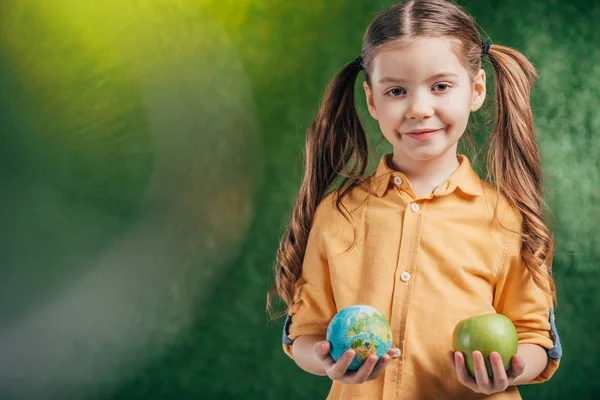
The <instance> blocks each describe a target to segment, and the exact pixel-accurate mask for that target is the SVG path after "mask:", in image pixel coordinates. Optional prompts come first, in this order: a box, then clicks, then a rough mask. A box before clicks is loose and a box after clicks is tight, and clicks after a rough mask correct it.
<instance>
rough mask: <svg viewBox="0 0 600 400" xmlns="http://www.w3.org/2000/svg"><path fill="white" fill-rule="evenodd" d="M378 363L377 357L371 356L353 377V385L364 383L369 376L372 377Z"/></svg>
mask: <svg viewBox="0 0 600 400" xmlns="http://www.w3.org/2000/svg"><path fill="white" fill-rule="evenodd" d="M376 363H377V356H375V355H373V356H369V357H368V358H367V359H366V360H365V362H364V363H363V365H361V366H360V368H359V369H358V371H356V374H355V375H354V376H353V377H352V383H363V382H364V381H366V380H367V379H368V378H369V375H371V372H373V368H374V367H375V364H376Z"/></svg>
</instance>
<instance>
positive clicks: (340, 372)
mask: <svg viewBox="0 0 600 400" xmlns="http://www.w3.org/2000/svg"><path fill="white" fill-rule="evenodd" d="M354 355H355V353H354V351H353V350H348V351H346V352H345V353H344V354H342V356H341V357H340V359H339V360H338V361H337V362H336V363H335V364H334V365H333V366H332V367H331V369H330V370H329V373H328V375H329V377H330V378H331V379H338V380H339V379H342V378H343V377H344V375H345V374H346V370H348V367H349V366H350V364H352V360H353V359H354Z"/></svg>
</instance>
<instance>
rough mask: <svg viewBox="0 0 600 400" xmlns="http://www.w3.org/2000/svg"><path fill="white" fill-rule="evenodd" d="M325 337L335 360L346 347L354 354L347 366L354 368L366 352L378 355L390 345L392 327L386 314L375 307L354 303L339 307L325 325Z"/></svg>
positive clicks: (361, 360) (363, 358) (368, 354)
mask: <svg viewBox="0 0 600 400" xmlns="http://www.w3.org/2000/svg"><path fill="white" fill-rule="evenodd" d="M326 339H327V341H329V342H330V343H331V350H330V351H329V353H330V354H331V357H332V358H333V359H334V360H335V361H337V360H339V359H340V357H341V356H342V355H343V354H344V353H345V352H346V351H348V350H354V352H355V356H354V359H353V360H352V363H351V364H350V366H349V367H348V370H349V371H356V370H357V369H358V368H360V366H361V365H362V364H363V363H364V362H365V360H366V359H367V358H369V356H371V355H373V354H375V355H377V357H378V358H381V356H383V355H384V354H385V353H387V352H388V351H389V350H390V348H391V347H392V330H391V328H390V323H389V322H388V320H387V318H385V316H384V315H383V314H382V313H380V312H379V311H378V310H377V309H375V308H373V307H371V306H368V305H364V304H358V305H353V306H349V307H346V308H343V309H342V310H340V311H339V312H338V313H337V314H336V315H335V316H334V317H333V319H332V320H331V322H330V323H329V326H328V327H327V336H326Z"/></svg>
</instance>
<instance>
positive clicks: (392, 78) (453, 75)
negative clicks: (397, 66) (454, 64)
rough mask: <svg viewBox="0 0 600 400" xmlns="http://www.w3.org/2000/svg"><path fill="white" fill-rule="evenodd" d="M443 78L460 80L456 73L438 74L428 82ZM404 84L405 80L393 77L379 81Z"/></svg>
mask: <svg viewBox="0 0 600 400" xmlns="http://www.w3.org/2000/svg"><path fill="white" fill-rule="evenodd" d="M443 77H449V78H450V77H452V78H458V75H456V74H455V73H454V72H440V73H438V74H435V75H432V76H430V77H429V79H428V80H430V81H431V80H434V79H438V78H443ZM402 82H404V79H401V78H394V77H391V76H386V77H385V78H381V79H380V80H379V83H402Z"/></svg>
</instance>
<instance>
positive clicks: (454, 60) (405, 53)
mask: <svg viewBox="0 0 600 400" xmlns="http://www.w3.org/2000/svg"><path fill="white" fill-rule="evenodd" d="M456 43H457V42H456V41H453V40H452V39H448V38H418V39H412V40H410V41H394V42H390V43H387V44H386V45H384V46H382V47H381V48H380V49H378V51H377V54H376V55H375V58H374V59H373V62H372V64H371V65H372V71H371V76H372V77H373V83H375V84H377V83H378V82H379V80H380V79H382V78H389V77H393V78H399V79H403V80H406V81H422V80H426V79H427V78H428V77H430V76H433V75H435V74H437V73H440V72H454V73H455V74H457V75H458V76H459V77H461V78H465V77H468V71H467V70H466V69H465V68H464V67H463V66H462V64H461V63H460V61H459V59H458V57H457V56H456V53H455V51H456V50H455V46H456Z"/></svg>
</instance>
